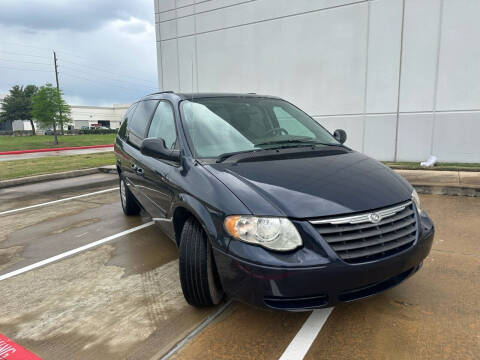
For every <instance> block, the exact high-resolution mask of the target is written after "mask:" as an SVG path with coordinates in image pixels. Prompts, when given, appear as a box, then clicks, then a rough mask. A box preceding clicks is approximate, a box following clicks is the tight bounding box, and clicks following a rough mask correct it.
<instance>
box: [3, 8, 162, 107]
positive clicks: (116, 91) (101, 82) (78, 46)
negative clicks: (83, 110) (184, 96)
mask: <svg viewBox="0 0 480 360" xmlns="http://www.w3.org/2000/svg"><path fill="white" fill-rule="evenodd" d="M0 1H2V12H1V13H0V34H2V37H1V38H0V93H6V92H8V90H9V89H10V88H11V87H12V86H13V85H15V84H20V85H22V84H23V85H27V84H35V85H38V86H41V85H44V84H45V83H46V82H50V83H52V84H54V83H55V75H54V72H53V61H52V49H55V50H56V52H57V56H58V65H59V72H60V74H59V79H60V87H61V88H62V90H63V91H64V94H65V97H66V98H67V99H68V100H69V102H70V103H71V104H88V105H106V104H109V105H111V104H113V103H129V102H133V101H135V100H136V99H138V98H140V97H142V96H144V95H145V94H148V93H152V92H154V91H157V90H158V83H157V58H156V46H155V45H156V42H155V26H154V24H153V22H154V20H153V19H154V16H153V15H154V9H153V1H152V0H137V1H133V0H132V1H129V2H127V1H123V0H118V1H114V2H112V1H110V0H102V1H98V2H99V3H103V2H104V1H105V2H106V3H110V5H111V7H112V8H110V9H109V12H110V13H111V12H116V13H118V14H121V15H119V16H116V17H113V16H111V15H108V16H106V15H105V14H104V13H102V12H101V11H99V12H98V14H97V12H96V11H97V10H98V7H97V8H95V7H94V6H95V4H96V2H94V1H90V0H85V1H84V3H87V4H89V6H90V7H92V9H91V11H90V15H89V16H90V17H98V19H90V20H88V21H89V22H90V25H89V26H88V27H86V25H85V24H83V25H82V26H79V25H75V26H73V25H71V26H70V27H68V28H61V27H60V28H59V27H53V25H51V26H50V27H48V28H46V27H44V26H43V25H41V23H42V22H40V21H38V22H37V20H38V19H36V16H35V15H34V11H36V7H35V6H36V5H35V6H33V7H32V6H30V3H29V4H28V5H27V4H26V2H23V1H22V2H23V4H24V5H23V6H24V7H25V8H27V9H28V15H27V16H26V18H25V19H23V20H22V21H23V23H25V24H28V26H29V27H28V28H26V27H23V25H22V26H20V25H19V23H18V21H14V20H13V19H9V24H11V23H15V24H16V25H17V26H12V25H9V24H6V23H5V21H4V20H3V19H4V18H5V11H3V9H4V8H5V6H4V3H7V4H10V3H13V1H10V0H0ZM16 2H18V3H20V1H18V0H17V1H15V3H16ZM31 3H32V4H37V3H38V0H37V1H31ZM42 3H43V4H44V6H45V7H46V8H49V9H50V11H52V14H50V15H48V16H49V17H50V18H52V19H55V18H58V19H60V18H61V17H62V16H63V14H64V10H65V9H63V6H64V5H65V4H66V2H65V1H62V0H59V1H58V3H59V5H58V6H59V7H60V8H62V11H60V12H54V10H53V9H54V6H53V5H52V4H53V3H54V2H53V1H47V0H46V1H43V2H42ZM55 3H57V1H55ZM68 3H69V4H70V2H68ZM78 3H80V2H78ZM113 3H115V4H113ZM131 4H134V5H131ZM71 5H72V7H73V8H78V7H77V5H76V3H73V2H72V3H71ZM131 7H135V8H138V9H136V10H135V11H136V15H133V14H131V13H133V11H130V9H131ZM142 8H143V9H146V12H147V13H148V14H143V15H142V11H143V10H139V9H142ZM24 11H26V10H24ZM69 11H70V10H69ZM7 12H8V11H7ZM15 16H17V15H15ZM15 16H14V17H15ZM42 16H44V15H42ZM45 16H47V15H45ZM82 16H83V19H85V21H87V19H86V18H87V17H88V16H86V15H85V14H83V15H82ZM79 17H80V15H79ZM62 21H64V22H65V23H67V22H68V21H65V20H62ZM76 21H77V22H81V21H80V20H78V19H77V20H76ZM92 24H96V25H95V26H93V25H92ZM25 26H26V25H25ZM28 55H30V56H28Z"/></svg>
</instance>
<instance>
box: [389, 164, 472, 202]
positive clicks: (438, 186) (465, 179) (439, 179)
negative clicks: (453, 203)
mask: <svg viewBox="0 0 480 360" xmlns="http://www.w3.org/2000/svg"><path fill="white" fill-rule="evenodd" d="M395 172H396V173H397V174H399V175H401V176H403V177H404V178H405V179H406V180H407V181H408V182H409V183H410V184H411V185H412V186H413V187H414V188H415V189H416V190H417V192H418V193H421V194H436V195H454V196H468V197H480V173H478V172H477V173H475V172H464V171H436V170H397V169H395Z"/></svg>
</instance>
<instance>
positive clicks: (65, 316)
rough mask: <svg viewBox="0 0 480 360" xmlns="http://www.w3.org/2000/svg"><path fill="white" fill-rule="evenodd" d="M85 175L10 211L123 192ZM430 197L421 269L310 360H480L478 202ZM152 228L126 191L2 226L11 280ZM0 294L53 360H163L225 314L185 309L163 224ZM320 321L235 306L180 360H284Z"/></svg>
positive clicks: (3, 311) (371, 302)
mask: <svg viewBox="0 0 480 360" xmlns="http://www.w3.org/2000/svg"><path fill="white" fill-rule="evenodd" d="M98 175H105V174H98ZM107 175H108V174H107ZM108 176H113V177H115V175H108ZM82 178H86V177H82ZM82 178H78V179H64V180H58V182H57V183H56V184H54V185H55V186H51V185H50V186H51V187H49V184H50V183H38V184H30V185H24V186H22V187H19V188H9V189H3V190H0V211H2V210H6V209H15V208H19V207H23V206H25V205H28V204H38V203H41V202H45V201H54V200H56V199H60V198H67V197H71V196H75V195H78V194H85V193H89V192H95V191H98V190H101V189H107V188H111V187H112V185H108V184H107V185H105V184H104V185H101V186H95V185H91V186H87V185H88V182H87V181H84V180H85V179H82ZM90 184H95V182H90ZM69 185H76V187H75V188H73V190H71V189H70V187H69ZM113 186H116V184H115V185H113ZM421 198H422V207H423V208H424V209H425V210H426V211H427V212H428V213H429V215H430V216H431V217H432V218H433V220H434V222H435V224H436V229H437V233H436V240H435V242H434V245H433V249H432V252H431V254H430V256H429V257H428V258H427V259H426V261H425V263H424V266H423V268H422V269H421V270H420V271H419V272H418V273H417V274H416V275H414V276H413V277H412V278H410V279H408V280H407V281H406V282H404V283H403V284H401V285H400V286H398V287H396V288H394V289H392V290H389V291H387V292H386V293H383V294H381V295H379V296H375V297H373V298H370V299H366V300H363V301H360V302H355V303H351V304H345V305H342V306H339V307H336V308H335V309H334V310H333V312H332V314H331V316H330V317H329V318H328V320H327V322H326V324H325V326H324V328H323V329H322V330H321V331H320V333H319V334H318V336H317V337H316V340H315V341H314V343H313V344H312V346H311V348H310V350H309V352H308V353H307V356H306V359H319V358H325V359H344V358H349V359H350V358H351V359H372V358H378V359H411V358H416V359H432V358H435V359H455V358H458V359H475V358H476V356H477V355H478V354H480V335H479V334H480V320H479V319H480V313H479V309H480V284H479V282H478V279H479V278H480V242H479V241H478V233H479V230H480V222H479V221H480V220H479V219H480V199H479V198H466V197H450V196H438V195H421ZM148 221H150V219H149V217H148V216H147V215H146V214H143V213H142V214H141V216H136V217H125V216H124V215H123V213H122V211H121V208H120V202H119V198H118V193H117V191H116V190H114V191H111V192H107V193H102V194H98V195H92V196H89V197H84V198H81V199H73V200H70V201H66V202H62V203H58V204H55V205H47V206H45V207H41V208H35V209H32V210H27V211H23V212H20V213H15V214H10V215H6V216H0V275H2V274H7V273H9V272H11V271H13V270H16V269H19V268H23V267H25V266H29V265H31V264H33V263H36V262H38V261H40V260H43V259H46V258H49V257H51V256H54V255H57V254H60V253H63V252H64V251H68V250H70V249H74V248H77V247H79V246H82V245H85V244H89V243H91V242H93V241H97V240H99V239H101V238H104V237H106V236H110V235H112V234H116V233H119V232H121V231H123V230H126V229H131V228H133V227H136V226H138V225H141V224H145V223H147V222H148ZM0 288H1V291H2V302H1V303H2V305H1V306H0V333H1V334H4V335H6V336H8V337H9V338H11V339H13V340H15V341H16V342H17V343H19V344H20V345H22V346H24V347H26V348H27V349H29V350H31V351H33V352H35V353H36V354H38V355H39V356H41V357H42V358H43V359H82V360H83V359H90V358H95V359H106V360H109V359H151V360H154V359H160V357H161V356H162V355H163V354H165V353H166V352H167V351H168V350H169V349H170V348H172V347H173V346H174V345H175V344H176V343H177V342H178V341H180V340H181V339H183V338H184V337H185V336H186V335H187V334H188V333H189V332H190V331H192V330H193V329H194V328H195V327H196V326H198V324H200V323H201V322H202V321H203V320H204V319H206V318H207V317H208V316H209V315H210V314H212V313H213V312H214V311H215V309H201V310H198V309H194V308H192V307H191V306H189V305H188V304H187V303H186V302H185V300H184V299H183V295H182V293H181V288H180V284H179V279H178V262H177V250H176V247H175V245H174V244H173V243H172V242H170V240H168V239H166V238H165V236H164V235H163V234H162V233H161V232H160V231H159V229H157V228H156V227H155V226H149V227H147V228H144V229H142V230H139V231H136V232H133V233H131V234H128V235H126V236H123V237H121V238H118V239H115V240H114V241H112V242H109V243H108V244H105V245H102V246H99V247H96V248H93V249H90V250H88V251H85V252H82V253H79V254H77V255H74V256H72V257H69V258H66V259H62V260H60V261H57V262H53V263H51V264H49V265H46V266H44V267H41V268H38V269H35V270H32V271H29V272H26V273H24V274H21V275H18V276H15V277H11V278H8V279H6V280H3V281H1V282H0ZM308 316H309V313H308V312H306V313H285V312H276V311H269V310H262V309H256V308H253V307H251V306H248V305H243V304H239V303H233V304H232V305H230V306H229V307H228V308H227V310H226V311H225V312H224V313H223V314H222V315H220V317H219V318H217V319H216V320H214V321H213V322H212V323H210V324H209V325H208V326H207V327H206V328H205V329H204V330H203V331H201V332H200V333H199V334H198V335H197V336H196V337H195V338H193V339H192V340H191V341H190V342H188V343H187V344H186V345H185V346H184V347H183V348H182V349H181V350H180V351H179V352H177V353H176V354H175V355H174V356H173V358H175V359H272V360H273V359H278V358H279V357H280V356H281V354H282V353H283V351H284V350H285V349H286V347H287V346H288V344H289V343H290V342H291V341H292V339H293V338H294V337H295V335H296V334H297V332H298V330H299V329H300V328H301V327H302V325H303V323H304V322H305V320H306V318H307V317H308Z"/></svg>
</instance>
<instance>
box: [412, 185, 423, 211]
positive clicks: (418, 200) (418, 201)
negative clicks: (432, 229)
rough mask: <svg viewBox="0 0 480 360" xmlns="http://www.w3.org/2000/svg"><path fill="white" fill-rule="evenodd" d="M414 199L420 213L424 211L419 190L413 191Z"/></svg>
mask: <svg viewBox="0 0 480 360" xmlns="http://www.w3.org/2000/svg"><path fill="white" fill-rule="evenodd" d="M412 200H413V202H414V203H415V206H416V207H417V210H418V214H419V215H420V214H421V213H422V208H421V207H420V198H419V197H418V194H417V191H416V190H415V189H413V192H412Z"/></svg>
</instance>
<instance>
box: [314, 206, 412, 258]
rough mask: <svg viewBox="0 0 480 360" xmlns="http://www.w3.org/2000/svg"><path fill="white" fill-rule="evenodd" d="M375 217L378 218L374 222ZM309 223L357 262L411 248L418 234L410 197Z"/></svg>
mask: <svg viewBox="0 0 480 360" xmlns="http://www.w3.org/2000/svg"><path fill="white" fill-rule="evenodd" d="M372 214H375V215H374V216H372ZM377 215H378V217H380V221H378V217H377V218H376V216H377ZM375 218H376V219H375ZM372 219H373V220H377V221H378V222H377V223H373V222H372ZM310 223H311V224H312V225H313V226H314V227H315V229H317V231H318V233H319V234H320V235H321V236H322V237H323V239H325V241H327V242H328V244H329V245H330V246H331V247H332V249H333V250H334V251H335V252H336V253H337V255H338V256H339V257H340V258H341V259H342V260H344V261H346V262H348V263H355V264H356V263H362V262H367V261H373V260H378V259H382V258H384V257H387V256H391V255H393V254H396V253H399V252H401V251H403V250H405V249H408V248H409V247H410V246H412V245H413V243H414V242H415V239H416V235H417V220H416V217H415V210H414V207H413V203H412V202H411V201H409V202H406V203H404V204H401V205H397V206H394V207H389V208H385V209H380V210H377V211H374V212H369V213H363V214H360V215H354V216H349V217H336V218H329V219H320V220H310Z"/></svg>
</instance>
